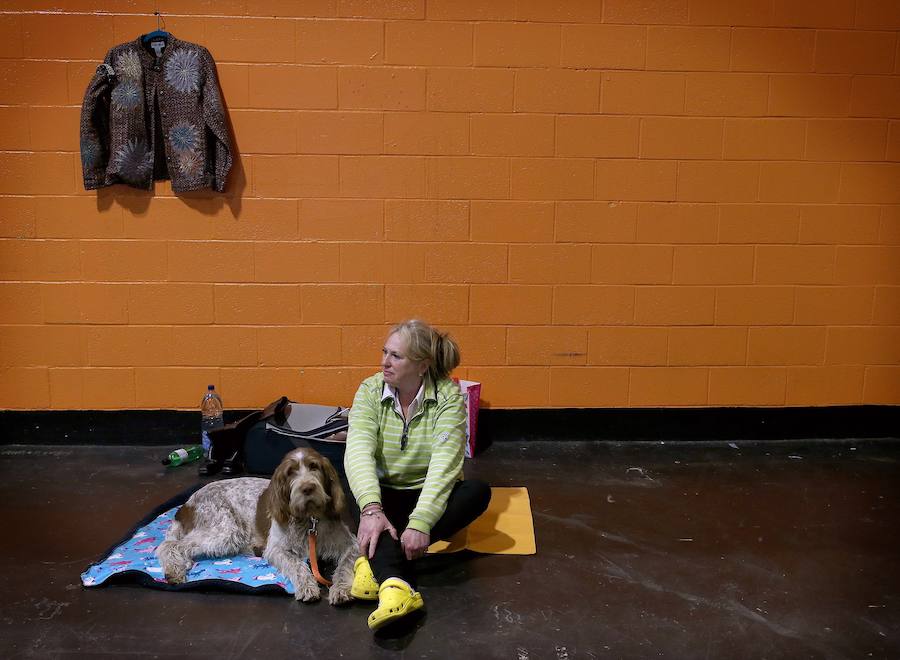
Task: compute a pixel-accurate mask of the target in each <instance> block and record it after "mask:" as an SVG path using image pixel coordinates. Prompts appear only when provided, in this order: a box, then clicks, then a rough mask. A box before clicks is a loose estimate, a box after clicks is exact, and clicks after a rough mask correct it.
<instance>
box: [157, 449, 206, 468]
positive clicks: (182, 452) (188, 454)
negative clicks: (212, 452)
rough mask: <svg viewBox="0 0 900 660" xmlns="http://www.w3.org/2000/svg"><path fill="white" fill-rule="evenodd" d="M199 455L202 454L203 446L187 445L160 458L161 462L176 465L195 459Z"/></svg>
mask: <svg viewBox="0 0 900 660" xmlns="http://www.w3.org/2000/svg"><path fill="white" fill-rule="evenodd" d="M201 456H203V447H201V446H200V445H193V446H191V447H187V448H186V449H176V450H175V451H173V452H172V453H171V454H169V455H168V456H166V457H165V458H164V459H162V464H163V465H171V466H172V467H178V466H179V465H183V464H185V463H190V462H191V461H196V460H197V459H198V458H200V457H201Z"/></svg>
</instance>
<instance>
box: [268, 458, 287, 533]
mask: <svg viewBox="0 0 900 660" xmlns="http://www.w3.org/2000/svg"><path fill="white" fill-rule="evenodd" d="M292 466H293V460H292V459H288V458H287V457H285V459H283V460H282V461H281V463H279V464H278V467H277V468H275V474H273V475H272V480H271V481H270V482H269V485H268V487H267V488H266V490H265V491H264V492H263V498H264V500H265V502H266V504H267V505H268V509H269V514H270V515H271V516H272V519H273V520H274V521H275V522H277V523H278V524H279V525H286V524H287V523H288V521H289V520H290V517H291V510H290V502H291V479H290V475H289V474H288V473H289V472H290V470H291V467H292Z"/></svg>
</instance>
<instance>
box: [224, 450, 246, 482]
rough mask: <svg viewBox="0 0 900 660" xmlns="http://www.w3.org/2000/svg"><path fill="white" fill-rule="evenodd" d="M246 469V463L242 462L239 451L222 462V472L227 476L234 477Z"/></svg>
mask: <svg viewBox="0 0 900 660" xmlns="http://www.w3.org/2000/svg"><path fill="white" fill-rule="evenodd" d="M243 471H244V464H243V463H242V462H241V459H240V457H239V456H238V453H237V452H234V453H233V454H232V455H231V456H229V457H228V458H226V459H225V462H224V463H222V474H224V475H225V476H226V477H232V476H234V475H236V474H240V473H241V472H243Z"/></svg>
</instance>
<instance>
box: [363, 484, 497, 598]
mask: <svg viewBox="0 0 900 660" xmlns="http://www.w3.org/2000/svg"><path fill="white" fill-rule="evenodd" d="M420 493H421V491H419V490H395V489H392V488H382V489H381V506H382V508H384V514H385V515H386V516H387V518H388V520H390V521H391V524H392V525H393V526H394V527H395V528H396V529H397V536H398V537H399V536H401V535H402V534H403V530H405V529H406V526H407V524H409V514H411V513H412V511H413V509H414V508H415V507H416V502H418V500H419V494H420ZM490 501H491V487H490V486H489V485H488V484H486V483H485V482H483V481H477V480H475V479H469V480H466V481H458V482H456V485H454V486H453V490H452V491H451V492H450V497H449V499H448V500H447V508H446V510H445V511H444V515H443V516H441V517H440V519H439V520H438V521H437V522H436V523H435V525H434V527H432V528H431V542H432V543H434V542H435V541H447V540H449V539H450V537H451V536H453V535H454V534H456V532H458V531H459V530H461V529H462V528H463V527H466V526H468V525H469V524H470V523H472V522H473V521H474V520H475V519H476V518H477V517H478V516H480V515H481V514H482V513H484V512H485V510H486V509H487V507H488V504H489V503H490ZM354 508H355V507H354ZM354 513H355V514H356V517H357V520H356V522H357V526H358V524H359V513H358V512H357V511H354ZM369 564H370V565H371V566H372V573H374V574H375V579H376V580H377V581H378V583H379V584H380V583H382V582H384V581H385V580H387V579H388V578H391V577H398V578H402V579H404V580H406V581H407V582H409V583H410V584H411V585H412V586H413V587H415V585H416V574H415V570H414V568H413V566H412V562H410V561H408V560H407V559H406V557H405V555H404V554H403V548H402V547H401V546H400V542H399V541H395V540H394V539H393V537H392V536H391V535H390V533H389V532H386V531H385V532H382V534H381V536H380V537H379V538H378V546H377V547H376V548H375V556H374V557H373V558H372V559H370V560H369Z"/></svg>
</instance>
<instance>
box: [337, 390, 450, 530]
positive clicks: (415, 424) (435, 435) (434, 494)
mask: <svg viewBox="0 0 900 660" xmlns="http://www.w3.org/2000/svg"><path fill="white" fill-rule="evenodd" d="M383 390H384V374H382V373H381V372H379V373H377V374H375V375H374V376H370V377H369V378H366V379H365V380H364V381H363V382H362V384H361V385H360V386H359V389H358V390H357V391H356V396H355V397H354V399H353V407H352V408H351V409H350V430H349V433H348V435H347V451H346V454H345V456H344V469H345V470H346V472H347V478H348V480H349V481H350V489H351V490H352V491H353V496H354V497H355V498H356V502H357V503H358V504H359V508H360V509H362V508H363V507H364V506H366V505H367V504H371V503H372V502H381V488H382V487H385V488H398V489H419V488H420V489H421V490H422V493H421V494H420V495H419V500H418V502H417V504H416V507H415V509H413V512H412V514H410V517H409V518H410V519H409V526H410V527H412V528H413V529H416V530H418V531H420V532H423V533H425V534H429V533H430V532H431V528H432V527H433V526H434V524H435V523H436V522H437V521H438V519H439V518H440V517H441V516H442V515H443V513H444V510H445V509H446V508H447V498H448V497H449V495H450V491H451V490H452V488H453V485H454V484H455V483H456V481H457V480H458V479H462V467H463V459H464V456H465V424H466V411H465V406H464V403H463V396H462V393H461V392H460V390H459V386H458V385H457V384H456V383H454V382H453V381H452V380H450V379H449V378H445V379H444V380H441V381H439V382H438V383H437V384H436V385H435V383H433V382H431V380H426V382H425V401H424V402H423V404H422V406H421V407H420V408H419V409H418V410H417V411H416V413H415V414H414V415H413V418H412V419H411V420H410V421H409V423H408V424H407V425H404V421H403V418H402V417H401V416H400V415H399V414H398V413H397V411H396V410H394V401H393V399H392V398H385V399H384V400H382V392H383ZM404 435H406V439H405V442H404V439H403V436H404ZM400 531H402V530H400Z"/></svg>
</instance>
